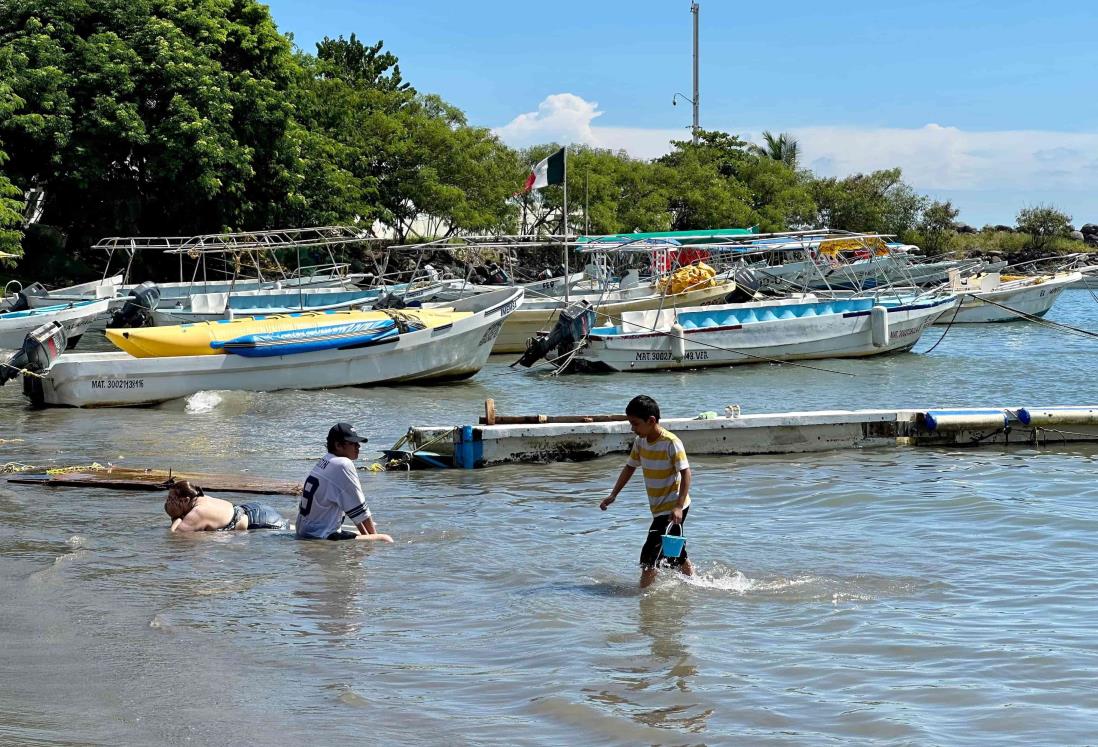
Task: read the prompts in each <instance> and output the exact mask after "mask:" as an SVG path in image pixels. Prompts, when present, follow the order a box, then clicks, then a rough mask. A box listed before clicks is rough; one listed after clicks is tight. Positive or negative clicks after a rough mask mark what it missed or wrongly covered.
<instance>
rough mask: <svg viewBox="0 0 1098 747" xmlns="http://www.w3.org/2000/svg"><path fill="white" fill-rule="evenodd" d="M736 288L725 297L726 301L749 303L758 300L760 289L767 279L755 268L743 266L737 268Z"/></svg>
mask: <svg viewBox="0 0 1098 747" xmlns="http://www.w3.org/2000/svg"><path fill="white" fill-rule="evenodd" d="M734 280H735V281H736V288H735V290H733V291H732V292H731V293H729V294H728V295H727V296H725V297H724V302H725V303H749V302H751V301H754V300H756V294H757V293H758V292H759V289H760V288H761V287H763V286H764V285H766V279H765V278H764V277H763V276H762V275H760V274H759V273H757V272H755V271H754V270H751V269H748V268H743V269H741V270H736V274H735V276H734Z"/></svg>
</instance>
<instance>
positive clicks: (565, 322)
mask: <svg viewBox="0 0 1098 747" xmlns="http://www.w3.org/2000/svg"><path fill="white" fill-rule="evenodd" d="M594 326H595V307H594V306H592V305H591V304H590V303H588V302H587V301H580V302H578V303H574V304H572V305H570V306H568V308H566V309H564V310H562V311H561V312H560V317H559V318H558V319H557V323H556V325H555V326H554V327H553V330H552V331H551V332H550V333H549V334H548V335H545V336H543V337H535V338H533V339H531V340H530V341H529V342H528V343H527V344H526V352H525V353H523V354H522V357H521V358H519V359H518V360H517V361H515V362H516V363H519V364H521V365H523V366H525V367H526V368H529V367H530V366H532V365H534V364H535V363H537V362H538V361H539V360H541V359H542V358H544V357H545V356H546V355H548V354H549V353H550V352H551V351H553V350H556V352H557V355H558V356H560V357H564V356H566V355H568V354H569V353H571V352H572V351H573V350H575V349H576V347H577V346H578V345H580V344H581V343H582V342H583V340H584V338H586V337H587V335H588V334H589V333H590V332H591V328H592V327H594ZM511 365H514V364H511Z"/></svg>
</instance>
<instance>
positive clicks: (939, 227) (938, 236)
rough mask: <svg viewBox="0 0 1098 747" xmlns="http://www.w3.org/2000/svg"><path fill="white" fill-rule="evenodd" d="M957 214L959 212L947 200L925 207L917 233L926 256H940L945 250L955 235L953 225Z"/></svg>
mask: <svg viewBox="0 0 1098 747" xmlns="http://www.w3.org/2000/svg"><path fill="white" fill-rule="evenodd" d="M959 214H960V211H959V210H957V209H956V208H954V207H953V203H952V202H950V201H949V200H946V201H945V202H938V201H934V202H931V203H930V204H929V205H927V206H926V209H925V210H923V217H922V220H921V221H919V232H920V235H921V236H922V247H923V249H925V250H926V252H927V254H941V253H942V252H944V251H945V250H946V248H947V247H948V245H949V240H950V238H951V237H952V236H953V235H954V234H955V233H956V232H955V231H954V230H953V224H954V222H955V221H956V220H957V216H958V215H959Z"/></svg>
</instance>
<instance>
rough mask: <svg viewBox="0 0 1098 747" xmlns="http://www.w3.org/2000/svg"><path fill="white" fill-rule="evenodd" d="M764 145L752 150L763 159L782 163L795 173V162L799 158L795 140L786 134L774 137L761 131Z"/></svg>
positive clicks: (768, 132)
mask: <svg viewBox="0 0 1098 747" xmlns="http://www.w3.org/2000/svg"><path fill="white" fill-rule="evenodd" d="M762 135H763V140H764V141H765V143H766V144H765V145H756V146H753V148H752V149H753V150H754V151H755V152H756V153H757V154H759V155H760V156H762V157H764V158H769V159H771V160H774V161H779V162H781V163H784V164H785V165H786V166H788V167H789V168H790V169H792V170H794V171H796V169H797V160H798V158H799V157H800V145H798V144H797V141H796V139H794V137H793V136H792V135H790V134H788V133H785V132H783V133H782V134H780V135H774V134H773V133H772V132H770V131H769V130H763V134H762Z"/></svg>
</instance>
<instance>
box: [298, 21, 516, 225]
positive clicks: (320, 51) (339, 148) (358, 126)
mask: <svg viewBox="0 0 1098 747" xmlns="http://www.w3.org/2000/svg"><path fill="white" fill-rule="evenodd" d="M300 64H301V67H302V69H303V70H304V71H305V72H304V75H303V76H302V79H301V90H300V91H299V93H298V99H299V105H298V116H299V118H300V121H301V126H302V128H303V129H304V130H305V131H306V132H307V133H309V135H308V141H307V142H308V143H309V146H308V147H309V148H310V149H315V151H316V152H318V153H319V154H324V155H326V157H327V166H326V168H327V172H326V173H322V172H319V171H317V170H315V169H314V173H313V176H311V177H309V183H308V189H307V191H306V195H307V197H308V199H309V201H310V207H311V208H313V209H314V210H315V209H316V208H323V210H324V212H325V213H326V214H335V215H342V218H341V220H350V219H362V220H365V222H366V223H367V224H368V225H372V224H373V223H374V221H375V220H376V221H380V222H381V223H383V224H384V225H386V226H388V227H389V228H390V229H391V231H392V233H393V234H394V235H395V238H396V239H397V240H398V241H404V240H405V239H406V238H407V237H409V236H410V235H411V234H413V233H416V232H421V233H426V234H431V235H432V236H435V235H438V236H446V235H450V234H452V233H455V232H460V231H491V230H499V229H502V228H503V227H505V226H512V225H513V221H514V218H515V215H516V213H517V210H516V207H515V205H514V204H513V203H510V202H509V198H510V196H511V195H512V194H513V193H514V191H515V188H516V185H517V184H518V182H519V181H520V179H521V176H520V167H519V165H518V162H517V160H516V156H515V153H514V152H513V151H511V150H510V149H509V148H507V147H506V146H504V145H503V144H502V143H500V142H499V140H498V138H496V137H495V135H493V134H492V133H491V132H490V131H489V130H487V129H485V128H477V127H470V126H469V125H468V123H467V122H466V120H465V115H464V114H463V113H462V112H461V110H459V109H458V108H457V107H454V106H452V105H450V104H448V103H446V102H445V101H443V100H442V99H441V98H439V97H437V96H424V95H420V94H418V93H417V92H416V91H415V89H414V88H412V87H411V86H410V85H409V84H408V83H406V82H404V81H403V79H402V78H401V75H400V69H399V66H398V63H397V58H396V56H395V55H393V54H391V53H389V52H385V51H383V46H382V43H381V42H377V43H376V44H373V45H371V46H366V45H364V44H362V42H360V41H358V39H357V38H355V36H354V35H353V34H352V35H351V37H350V38H349V39H344V38H342V37H340V38H338V39H329V38H325V39H324V40H323V41H321V42H320V43H319V44H317V56H316V57H315V58H310V57H308V56H305V55H302V56H301V63H300ZM325 183H330V184H331V185H332V187H334V188H329V189H325V188H324V184H325Z"/></svg>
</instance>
